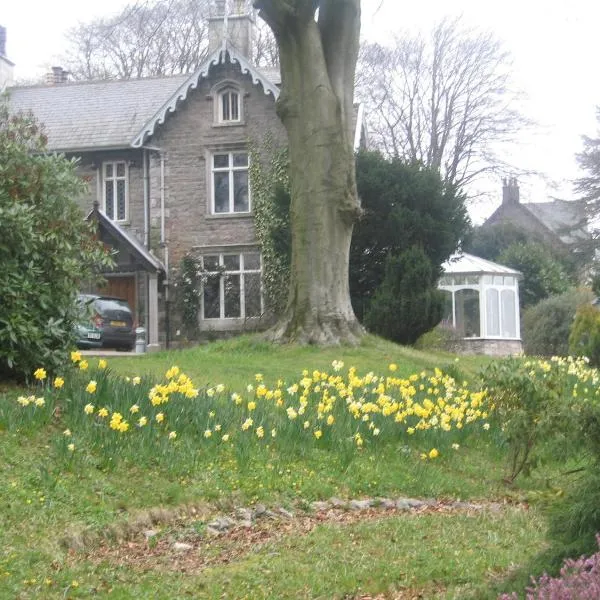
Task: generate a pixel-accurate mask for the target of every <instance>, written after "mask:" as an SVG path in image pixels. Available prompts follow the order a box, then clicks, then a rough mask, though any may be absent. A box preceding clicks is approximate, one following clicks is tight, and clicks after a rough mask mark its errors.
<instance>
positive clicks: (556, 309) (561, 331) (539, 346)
mask: <svg viewBox="0 0 600 600" xmlns="http://www.w3.org/2000/svg"><path fill="white" fill-rule="evenodd" d="M592 297H593V296H592V293H591V291H589V290H587V289H585V288H583V289H571V290H569V291H568V292H565V293H564V294H560V295H559V296H552V297H550V298H547V299H546V300H542V301H541V302H539V303H538V304H536V305H535V306H532V307H531V308H528V309H527V310H526V311H525V313H524V314H523V332H522V333H523V347H524V350H525V353H526V354H530V355H536V356H566V355H567V354H568V353H569V332H570V328H571V324H572V323H573V319H574V318H575V313H576V311H577V308H578V307H579V306H581V305H582V304H585V303H586V302H589V301H590V300H591V299H592Z"/></svg>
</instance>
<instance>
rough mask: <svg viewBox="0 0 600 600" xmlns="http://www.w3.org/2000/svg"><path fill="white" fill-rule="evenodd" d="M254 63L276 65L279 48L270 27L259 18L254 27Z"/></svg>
mask: <svg viewBox="0 0 600 600" xmlns="http://www.w3.org/2000/svg"><path fill="white" fill-rule="evenodd" d="M253 60H254V64H255V65H256V66H258V67H278V66H279V50H278V49H277V42H276V41H275V37H274V36H273V32H272V31H271V28H270V27H269V26H268V25H267V24H266V23H265V22H264V21H263V20H262V19H259V20H258V23H257V24H256V27H255V29H254V51H253Z"/></svg>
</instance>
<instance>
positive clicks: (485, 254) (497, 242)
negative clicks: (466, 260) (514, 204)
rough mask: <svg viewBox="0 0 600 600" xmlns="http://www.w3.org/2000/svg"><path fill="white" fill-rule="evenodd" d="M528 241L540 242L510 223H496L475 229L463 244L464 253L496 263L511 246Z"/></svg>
mask: <svg viewBox="0 0 600 600" xmlns="http://www.w3.org/2000/svg"><path fill="white" fill-rule="evenodd" d="M528 241H535V242H541V240H539V239H536V238H533V239H532V235H531V234H527V233H525V232H524V231H523V230H522V229H519V228H518V227H517V226H516V225H513V224H512V223H498V224H496V225H490V226H485V227H483V226H482V227H475V228H473V231H472V233H471V235H470V236H469V238H468V239H467V241H466V242H465V244H464V248H465V251H466V252H469V253H470V254H474V255H475V256H480V257H481V258H485V259H487V260H491V261H496V260H497V258H498V256H500V254H502V252H504V250H506V249H507V248H508V247H509V246H512V245H513V244H524V243H526V242H528Z"/></svg>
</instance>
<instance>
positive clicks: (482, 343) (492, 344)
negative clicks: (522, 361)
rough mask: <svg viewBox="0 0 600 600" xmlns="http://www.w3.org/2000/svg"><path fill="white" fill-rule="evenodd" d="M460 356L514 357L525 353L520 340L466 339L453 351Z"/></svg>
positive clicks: (457, 344) (457, 343)
mask: <svg viewBox="0 0 600 600" xmlns="http://www.w3.org/2000/svg"><path fill="white" fill-rule="evenodd" d="M452 350H453V351H454V352H456V353H458V354H485V355H487V356H514V355H516V354H522V353H523V344H522V343H521V341H520V340H484V339H468V338H465V339H463V340H460V341H458V342H456V344H455V347H454V348H453V349H452Z"/></svg>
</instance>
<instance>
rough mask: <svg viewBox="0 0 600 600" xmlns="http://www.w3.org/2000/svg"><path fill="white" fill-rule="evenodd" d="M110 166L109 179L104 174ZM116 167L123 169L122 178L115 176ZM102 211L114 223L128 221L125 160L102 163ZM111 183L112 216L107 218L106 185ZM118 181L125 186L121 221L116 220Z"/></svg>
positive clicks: (127, 178) (127, 176)
mask: <svg viewBox="0 0 600 600" xmlns="http://www.w3.org/2000/svg"><path fill="white" fill-rule="evenodd" d="M109 165H111V166H112V175H111V176H110V177H109V176H107V174H106V171H107V167H108V166H109ZM117 165H123V166H124V167H125V170H124V174H123V175H122V176H118V175H117ZM101 177H102V210H103V212H104V214H105V215H106V216H107V217H108V218H109V219H110V220H111V221H113V222H115V223H126V222H128V221H129V163H128V162H127V161H126V160H106V161H103V162H102V174H101ZM109 181H110V182H112V183H113V191H112V202H111V203H112V211H113V216H112V217H111V216H109V214H108V211H107V210H106V208H107V198H106V190H107V183H108V182H109ZM119 181H123V182H124V184H125V191H124V195H125V210H124V215H123V218H122V219H119V218H118V216H119V215H118V212H119V199H118V185H117V183H118V182H119Z"/></svg>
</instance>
